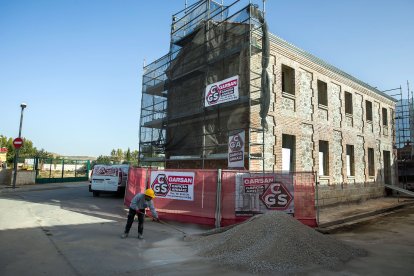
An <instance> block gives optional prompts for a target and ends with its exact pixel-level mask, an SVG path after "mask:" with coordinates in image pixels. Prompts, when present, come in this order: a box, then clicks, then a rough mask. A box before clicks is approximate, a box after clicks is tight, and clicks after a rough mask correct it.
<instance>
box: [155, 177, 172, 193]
mask: <svg viewBox="0 0 414 276" xmlns="http://www.w3.org/2000/svg"><path fill="white" fill-rule="evenodd" d="M151 189H153V190H154V193H155V195H156V196H163V197H164V196H166V195H167V194H168V192H169V191H170V185H169V184H168V181H167V176H166V175H165V174H158V175H157V176H156V177H155V180H154V182H152V184H151Z"/></svg>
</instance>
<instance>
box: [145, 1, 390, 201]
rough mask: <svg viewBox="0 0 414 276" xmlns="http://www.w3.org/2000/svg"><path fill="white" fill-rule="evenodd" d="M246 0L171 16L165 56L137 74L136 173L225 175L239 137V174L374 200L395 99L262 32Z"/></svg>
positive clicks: (386, 164) (386, 179)
mask: <svg viewBox="0 0 414 276" xmlns="http://www.w3.org/2000/svg"><path fill="white" fill-rule="evenodd" d="M227 2H228V1H227ZM251 2H252V1H231V3H225V4H222V3H217V2H215V1H209V0H202V1H197V2H196V3H193V4H192V5H190V6H187V7H186V8H185V9H184V10H182V11H180V12H179V13H177V14H174V15H173V17H172V24H171V45H170V52H169V53H168V54H167V55H165V56H163V57H162V58H160V59H158V60H157V61H155V62H153V63H151V64H149V65H147V66H145V67H144V75H143V87H142V105H141V123H140V165H141V166H152V167H161V168H228V167H230V166H229V162H230V158H229V151H230V149H229V144H230V143H229V140H231V139H232V137H233V135H235V134H242V135H241V137H242V138H241V139H239V140H241V143H239V148H240V147H241V148H242V155H243V158H240V156H239V157H238V160H239V161H240V160H242V163H240V162H239V165H238V167H239V168H242V169H247V170H256V171H265V170H266V171H269V170H270V171H275V170H277V171H290V172H292V171H314V172H317V173H318V175H319V177H318V182H319V183H320V184H321V185H325V186H326V187H328V186H330V185H340V187H342V189H343V187H344V185H348V184H350V185H351V184H352V185H354V186H353V187H356V186H357V185H359V186H358V187H359V188H361V189H364V191H365V194H367V195H368V197H371V196H379V195H381V194H382V193H383V192H384V188H383V184H384V183H389V184H392V183H394V180H395V179H396V170H395V168H394V160H395V152H394V150H393V144H394V143H395V129H394V120H393V118H394V117H395V102H396V101H395V99H394V98H393V97H391V96H388V95H386V94H385V93H382V92H381V91H379V90H378V89H376V88H374V87H371V86H369V85H368V84H366V83H364V82H362V81H360V80H358V79H356V78H354V77H352V76H351V75H349V74H347V73H345V72H343V71H341V70H339V69H338V68H336V67H334V66H332V65H330V64H328V63H326V62H324V61H323V60H321V59H319V58H317V57H315V56H313V55H311V54H309V53H307V52H305V51H303V50H301V49H299V48H297V47H295V46H293V45H292V44H290V43H288V42H286V41H284V40H282V39H280V38H278V37H277V36H275V35H273V34H271V33H269V32H268V27H267V24H266V20H265V14H264V12H263V5H260V4H261V3H262V1H260V3H258V4H259V5H254V4H251ZM260 7H262V8H260ZM229 137H230V139H229ZM239 140H238V141H239ZM381 185H382V186H381ZM359 194H361V192H360V190H359Z"/></svg>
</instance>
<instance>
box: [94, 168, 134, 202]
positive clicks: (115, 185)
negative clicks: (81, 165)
mask: <svg viewBox="0 0 414 276" xmlns="http://www.w3.org/2000/svg"><path fill="white" fill-rule="evenodd" d="M128 171H129V165H95V167H94V168H93V171H92V176H91V184H90V185H89V191H90V192H92V193H93V196H99V194H100V193H118V194H119V195H124V193H125V187H126V184H127V182H128Z"/></svg>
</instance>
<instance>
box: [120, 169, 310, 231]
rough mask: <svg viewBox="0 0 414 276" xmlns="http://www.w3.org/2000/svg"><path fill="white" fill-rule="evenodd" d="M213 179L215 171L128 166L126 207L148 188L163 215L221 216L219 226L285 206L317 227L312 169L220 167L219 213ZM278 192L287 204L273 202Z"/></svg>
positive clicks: (200, 219) (205, 219)
mask: <svg viewBox="0 0 414 276" xmlns="http://www.w3.org/2000/svg"><path fill="white" fill-rule="evenodd" d="M217 177H218V171H217V170H186V169H182V170H151V169H136V168H131V169H130V174H129V180H128V187H127V190H126V194H125V205H126V206H129V202H130V200H131V199H132V197H133V196H134V195H135V194H136V193H137V192H143V191H144V190H145V188H146V187H151V188H153V189H154V190H155V192H156V195H157V196H156V198H155V199H154V205H155V207H156V209H157V211H158V213H159V215H160V218H162V219H168V220H175V221H180V222H190V223H196V224H207V225H212V226H213V225H215V224H216V219H219V221H220V225H221V226H226V225H230V224H234V223H237V222H241V221H244V220H246V219H248V218H249V217H251V216H252V215H255V214H259V213H263V212H267V211H269V210H283V211H285V212H287V213H291V214H292V215H294V217H295V218H296V219H298V220H299V221H301V222H302V223H304V224H306V225H308V226H312V227H315V226H317V223H316V211H315V175H314V173H291V174H286V173H274V172H271V173H265V174H264V175H263V174H262V173H255V172H248V171H230V170H223V171H222V174H221V198H220V205H221V212H220V213H216V210H217V179H218V178H217ZM260 181H263V183H261V182H260ZM236 188H237V189H238V190H236ZM257 189H259V190H257ZM260 189H261V190H260ZM280 194H282V197H281V198H280V202H282V203H284V204H285V206H278V205H275V204H276V203H275V202H276V196H279V195H280ZM266 200H269V202H267V203H266ZM272 204H273V205H272Z"/></svg>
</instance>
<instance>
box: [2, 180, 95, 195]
mask: <svg viewBox="0 0 414 276" xmlns="http://www.w3.org/2000/svg"><path fill="white" fill-rule="evenodd" d="M88 185H89V181H81V182H62V183H45V184H32V185H18V186H16V187H15V189H13V186H11V185H0V195H1V194H7V193H18V192H29V191H40V190H54V189H63V188H76V187H80V186H85V187H88Z"/></svg>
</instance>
